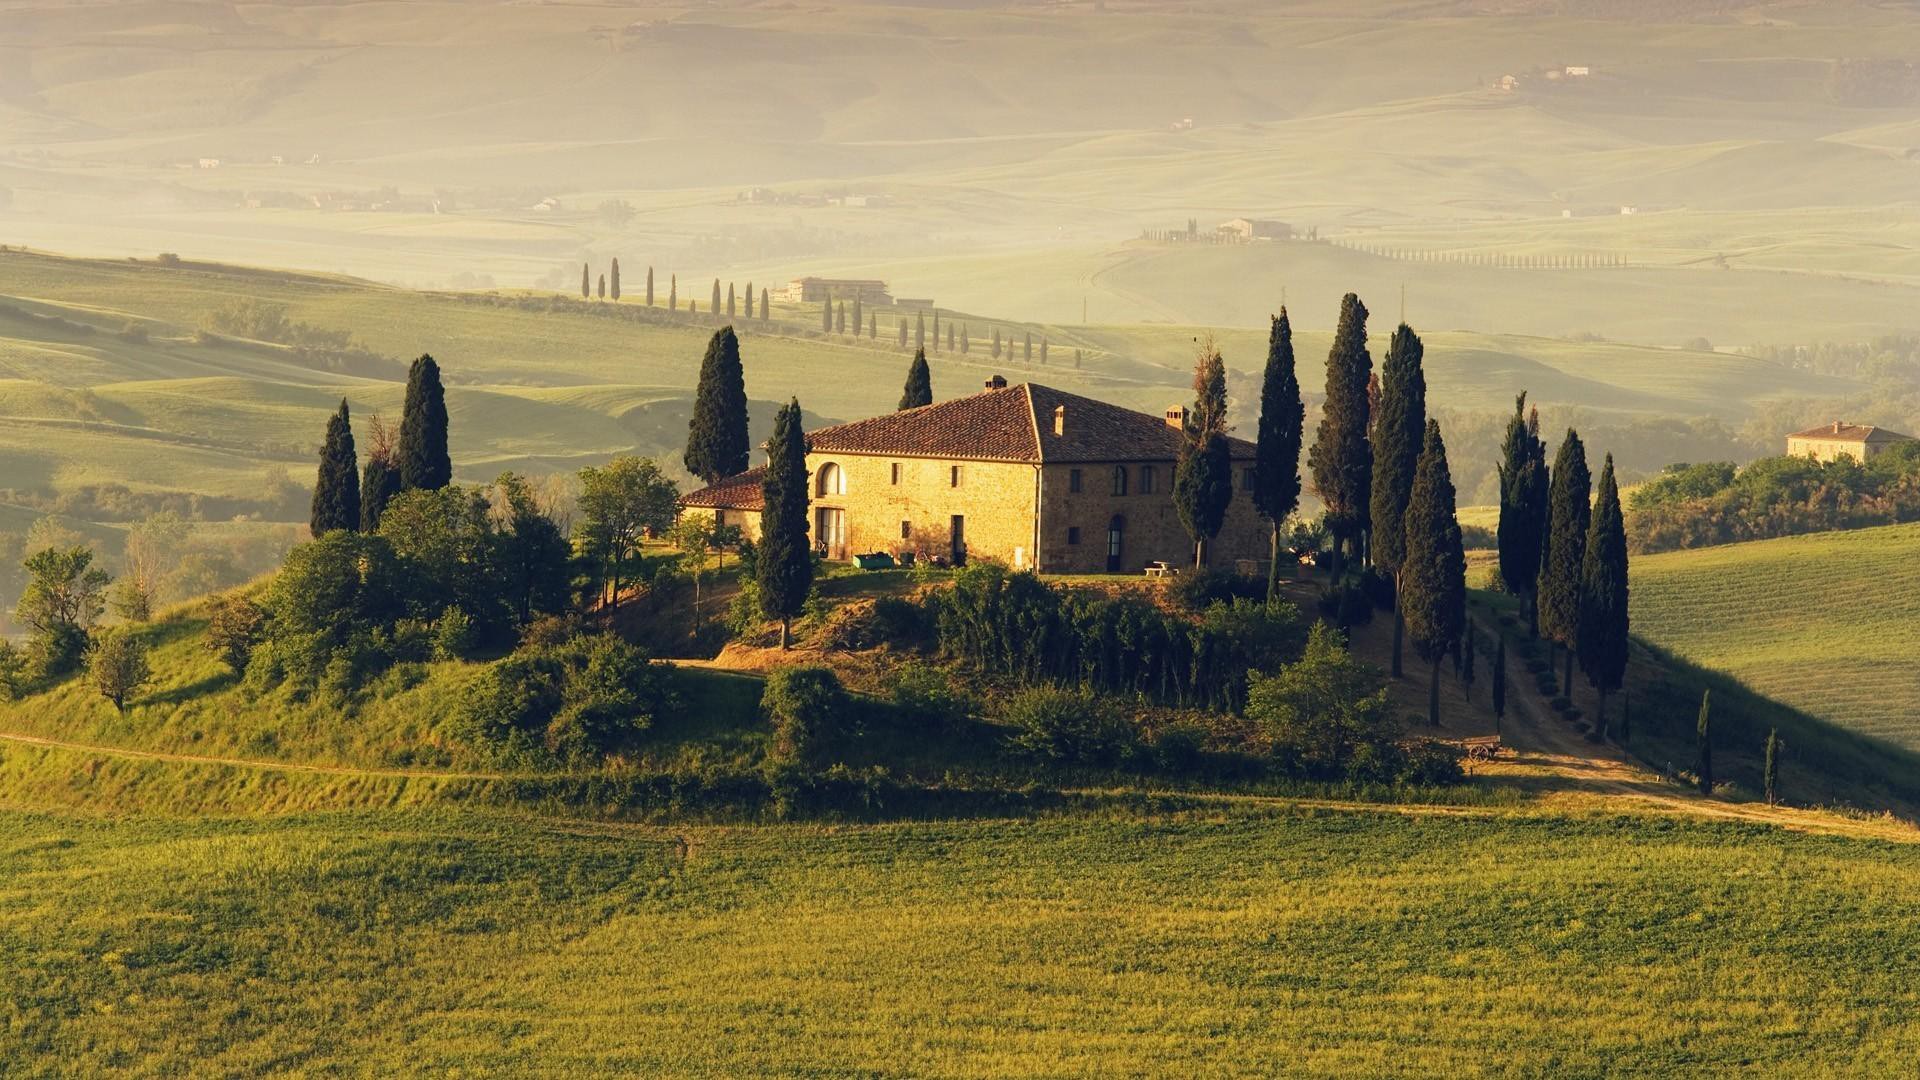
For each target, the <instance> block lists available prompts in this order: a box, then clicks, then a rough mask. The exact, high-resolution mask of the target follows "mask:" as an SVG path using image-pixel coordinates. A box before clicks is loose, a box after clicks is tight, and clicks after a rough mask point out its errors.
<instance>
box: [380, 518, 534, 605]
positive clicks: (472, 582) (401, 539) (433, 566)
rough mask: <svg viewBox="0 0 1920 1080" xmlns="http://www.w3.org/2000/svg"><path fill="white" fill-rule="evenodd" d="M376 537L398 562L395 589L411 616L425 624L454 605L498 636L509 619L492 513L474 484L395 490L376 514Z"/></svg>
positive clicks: (507, 594) (506, 593)
mask: <svg viewBox="0 0 1920 1080" xmlns="http://www.w3.org/2000/svg"><path fill="white" fill-rule="evenodd" d="M380 537H381V538H382V539H384V540H386V541H387V543H388V545H389V546H390V547H391V548H392V550H393V556H394V558H395V559H396V560H397V561H398V562H399V564H400V566H401V569H402V571H403V574H402V576H403V579H404V582H405V584H404V586H403V588H402V589H401V592H400V595H401V597H402V598H403V599H404V601H405V603H406V606H407V613H408V614H409V615H411V616H412V617H413V618H416V619H419V620H421V621H422V622H432V621H433V620H435V619H438V618H439V617H440V615H441V613H442V612H444V611H446V609H447V608H449V607H454V608H458V609H460V610H461V611H463V612H465V613H466V614H467V615H468V616H470V617H471V618H472V619H473V621H474V622H475V623H476V624H477V626H478V628H479V631H480V633H481V634H482V636H483V637H484V636H495V635H498V634H500V633H501V632H502V631H503V630H504V629H505V628H506V626H507V625H508V624H509V623H510V622H511V621H512V619H511V607H510V597H509V593H508V591H507V590H506V589H505V588H503V583H504V577H505V575H504V573H503V568H502V566H501V565H500V561H499V559H498V557H497V556H498V554H499V551H498V548H497V546H496V543H495V535H494V531H493V521H492V515H491V513H490V508H489V507H488V505H487V499H486V496H485V495H483V494H482V493H481V492H480V491H479V490H477V489H474V488H467V487H461V486H459V485H448V486H447V487H443V488H435V489H433V490H426V489H415V490H412V491H403V492H401V493H400V494H399V495H396V496H394V499H393V501H392V502H390V503H388V504H387V509H386V512H385V513H383V514H381V515H380Z"/></svg>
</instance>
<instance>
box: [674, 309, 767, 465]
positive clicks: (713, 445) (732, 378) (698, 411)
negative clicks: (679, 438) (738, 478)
mask: <svg viewBox="0 0 1920 1080" xmlns="http://www.w3.org/2000/svg"><path fill="white" fill-rule="evenodd" d="M751 447H752V444H751V443H750V442H748V441H747V383H746V375H745V372H744V371H743V369H742V367H741V364H740V339H739V338H737V337H735V336H734V333H733V327H731V326H723V327H721V328H720V329H718V330H715V331H714V332H713V338H712V340H710V341H708V342H707V355H706V356H705V358H703V359H702V360H701V361H700V382H699V384H698V385H697V386H696V387H695V388H694V392H693V417H692V418H691V419H690V420H689V421H688V422H687V449H686V453H685V455H684V456H683V460H684V461H685V462H686V465H687V471H688V472H690V473H692V474H693V475H695V476H697V477H699V478H700V479H702V480H705V481H706V482H707V483H709V484H711V483H713V482H715V481H717V480H720V479H723V478H725V477H728V476H733V475H734V474H736V473H741V472H745V471H746V468H747V458H748V455H749V454H750V452H751Z"/></svg>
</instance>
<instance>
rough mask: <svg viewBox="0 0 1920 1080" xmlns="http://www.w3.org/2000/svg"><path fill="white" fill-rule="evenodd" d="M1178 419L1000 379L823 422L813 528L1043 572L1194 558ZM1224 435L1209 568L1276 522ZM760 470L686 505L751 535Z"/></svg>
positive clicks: (855, 543) (867, 542)
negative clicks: (957, 393)
mask: <svg viewBox="0 0 1920 1080" xmlns="http://www.w3.org/2000/svg"><path fill="white" fill-rule="evenodd" d="M1186 419H1187V410H1186V407H1185V406H1182V405H1176V406H1173V407H1172V408H1169V409H1168V410H1167V413H1166V415H1165V416H1164V417H1160V416H1151V415H1148V414H1146V413H1139V412H1134V411H1133V410H1131V409H1123V408H1121V407H1119V406H1117V405H1110V404H1108V403H1107V402H1104V401H1096V400H1094V399H1092V398H1085V397H1081V396H1079V395H1077V394H1069V393H1066V392H1064V391H1061V390H1055V389H1052V388H1050V387H1045V386H1038V385H1035V384H1032V383H1023V384H1019V385H1015V386H1009V385H1007V381H1006V379H1004V378H1002V377H1000V376H998V375H995V376H994V377H993V378H991V379H989V380H987V382H986V386H985V389H983V390H982V391H981V392H980V393H977V394H973V395H971V396H968V397H963V398H955V399H953V400H951V401H942V402H937V403H935V404H932V405H927V406H924V407H922V408H918V409H906V410H902V411H900V412H896V413H889V414H887V415H885V416H876V417H873V418H872V419H868V420H857V421H854V422H853V423H850V424H840V425H837V426H835V427H829V428H822V429H820V430H818V431H813V432H810V433H808V435H807V472H808V475H809V476H810V477H811V480H810V483H809V497H810V501H811V504H812V519H811V521H810V523H809V524H810V528H811V537H812V540H813V543H814V545H815V546H816V547H818V548H820V549H821V550H823V551H824V552H825V553H826V555H827V557H828V558H830V559H847V558H851V557H852V556H854V555H859V554H868V553H872V552H886V553H888V554H892V555H894V556H896V557H899V556H902V555H912V556H913V557H915V558H917V559H924V558H939V559H943V560H948V561H951V562H953V563H956V564H957V563H964V562H965V561H967V560H968V559H969V558H974V559H979V558H988V559H994V560H996V561H999V562H1002V563H1004V564H1006V565H1007V566H1009V567H1012V568H1014V569H1031V570H1038V571H1044V572H1047V573H1103V572H1104V573H1134V574H1137V573H1140V572H1141V571H1142V570H1143V569H1145V568H1146V567H1147V566H1148V565H1149V564H1151V563H1155V562H1165V563H1167V564H1168V565H1170V566H1175V567H1178V566H1186V565H1190V564H1191V563H1192V561H1193V544H1192V541H1190V540H1189V539H1188V537H1187V533H1186V530H1185V529H1184V528H1183V527H1182V526H1181V524H1180V517H1179V514H1178V513H1177V512H1176V511H1175V509H1174V504H1173V470H1174V463H1175V462H1176V460H1178V458H1179V455H1180V448H1181V445H1182V443H1183V442H1184V440H1185V435H1184V434H1183V431H1182V428H1183V427H1184V425H1185V424H1186ZM1228 443H1229V445H1230V447H1231V453H1232V458H1233V476H1234V481H1233V484H1234V496H1233V501H1232V502H1231V503H1230V504H1229V505H1228V509H1227V518H1226V524H1225V525H1224V526H1223V527H1222V528H1221V530H1220V535H1219V536H1218V537H1216V538H1215V539H1214V541H1213V543H1212V544H1211V545H1210V547H1209V561H1210V562H1211V563H1213V564H1214V565H1215V566H1227V567H1233V566H1235V565H1236V564H1237V563H1242V562H1253V563H1256V564H1257V563H1258V562H1259V561H1261V560H1264V559H1266V558H1267V557H1268V555H1269V548H1268V544H1269V531H1268V528H1267V526H1266V524H1265V523H1264V522H1263V521H1262V520H1261V518H1260V516H1259V513H1258V512H1257V511H1256V510H1255V509H1254V506H1253V502H1252V497H1251V494H1250V490H1251V486H1252V477H1253V452H1254V448H1253V444H1251V443H1249V442H1246V441H1245V440H1242V439H1231V438H1230V439H1229V440H1228ZM764 474H765V469H764V467H763V468H756V469H750V470H748V471H747V472H744V473H741V474H740V475H738V476H734V477H729V478H727V479H725V480H722V481H720V482H718V483H716V484H713V485H711V486H710V487H706V488H703V489H701V490H699V491H695V492H692V493H691V494H688V495H686V496H684V497H683V498H682V499H681V500H680V505H681V507H682V509H683V511H685V512H688V513H697V514H708V515H712V516H713V517H714V518H716V519H717V520H718V521H719V522H720V523H722V524H727V525H738V526H740V527H741V530H742V531H743V532H744V533H746V534H747V535H748V536H750V537H757V536H758V535H759V531H760V513H761V510H762V503H761V494H760V483H761V479H762V477H763V476H764Z"/></svg>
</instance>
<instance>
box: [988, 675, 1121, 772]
mask: <svg viewBox="0 0 1920 1080" xmlns="http://www.w3.org/2000/svg"><path fill="white" fill-rule="evenodd" d="M1002 719H1004V720H1005V721H1006V722H1007V723H1009V724H1011V725H1012V726H1013V729H1014V732H1013V734H1012V735H1011V736H1010V737H1009V739H1008V743H1009V745H1011V746H1012V747H1013V749H1015V750H1016V751H1018V752H1020V753H1022V754H1025V755H1027V756H1029V757H1033V758H1035V759H1038V760H1040V761H1044V762H1048V763H1051V764H1059V765H1112V764H1114V763H1116V762H1118V761H1119V760H1120V757H1121V755H1122V754H1124V753H1125V752H1126V751H1128V750H1129V749H1131V748H1132V747H1133V745H1134V742H1135V739H1134V731H1133V727H1132V725H1130V724H1129V723H1128V722H1127V720H1126V718H1125V717H1123V716H1121V715H1120V713H1119V710H1117V709H1116V708H1114V706H1113V703H1112V702H1111V701H1110V700H1109V699H1107V698H1105V697H1102V696H1101V695H1099V694H1097V693H1095V692H1093V691H1092V690H1089V689H1086V688H1085V687H1077V688H1073V689H1066V688H1062V687H1057V686H1032V687H1028V688H1027V689H1025V690H1022V691H1020V692H1019V693H1017V694H1015V695H1014V696H1013V698H1012V699H1011V700H1010V701H1008V702H1007V705H1006V709H1005V712H1004V714H1003V716H1002Z"/></svg>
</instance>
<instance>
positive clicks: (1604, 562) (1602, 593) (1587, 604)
mask: <svg viewBox="0 0 1920 1080" xmlns="http://www.w3.org/2000/svg"><path fill="white" fill-rule="evenodd" d="M1579 645H1580V667H1581V668H1582V669H1583V670H1585V671H1586V673H1587V681H1588V682H1591V683H1592V684H1593V689H1594V691H1595V692H1596V693H1598V694H1599V695H1600V701H1599V710H1598V716H1597V718H1596V719H1595V721H1594V725H1595V726H1596V727H1597V728H1599V730H1600V737H1601V738H1605V737H1606V734H1607V695H1608V694H1610V693H1612V692H1613V691H1615V690H1618V689H1620V684H1621V681H1622V680H1623V679H1624V678H1625V677H1626V674H1627V529H1626V521H1625V519H1624V518H1623V517H1622V515H1621V513H1620V487H1619V485H1618V484H1616V483H1615V482H1614V479H1613V455H1612V454H1608V455H1607V460H1606V463H1605V464H1604V465H1602V466H1601V467H1600V495H1599V499H1598V501H1597V502H1596V503H1595V504H1594V507H1593V521H1592V524H1591V525H1590V526H1589V527H1588V529H1587V550H1586V552H1585V554H1584V556H1583V561H1582V563H1581V567H1580V641H1579Z"/></svg>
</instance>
